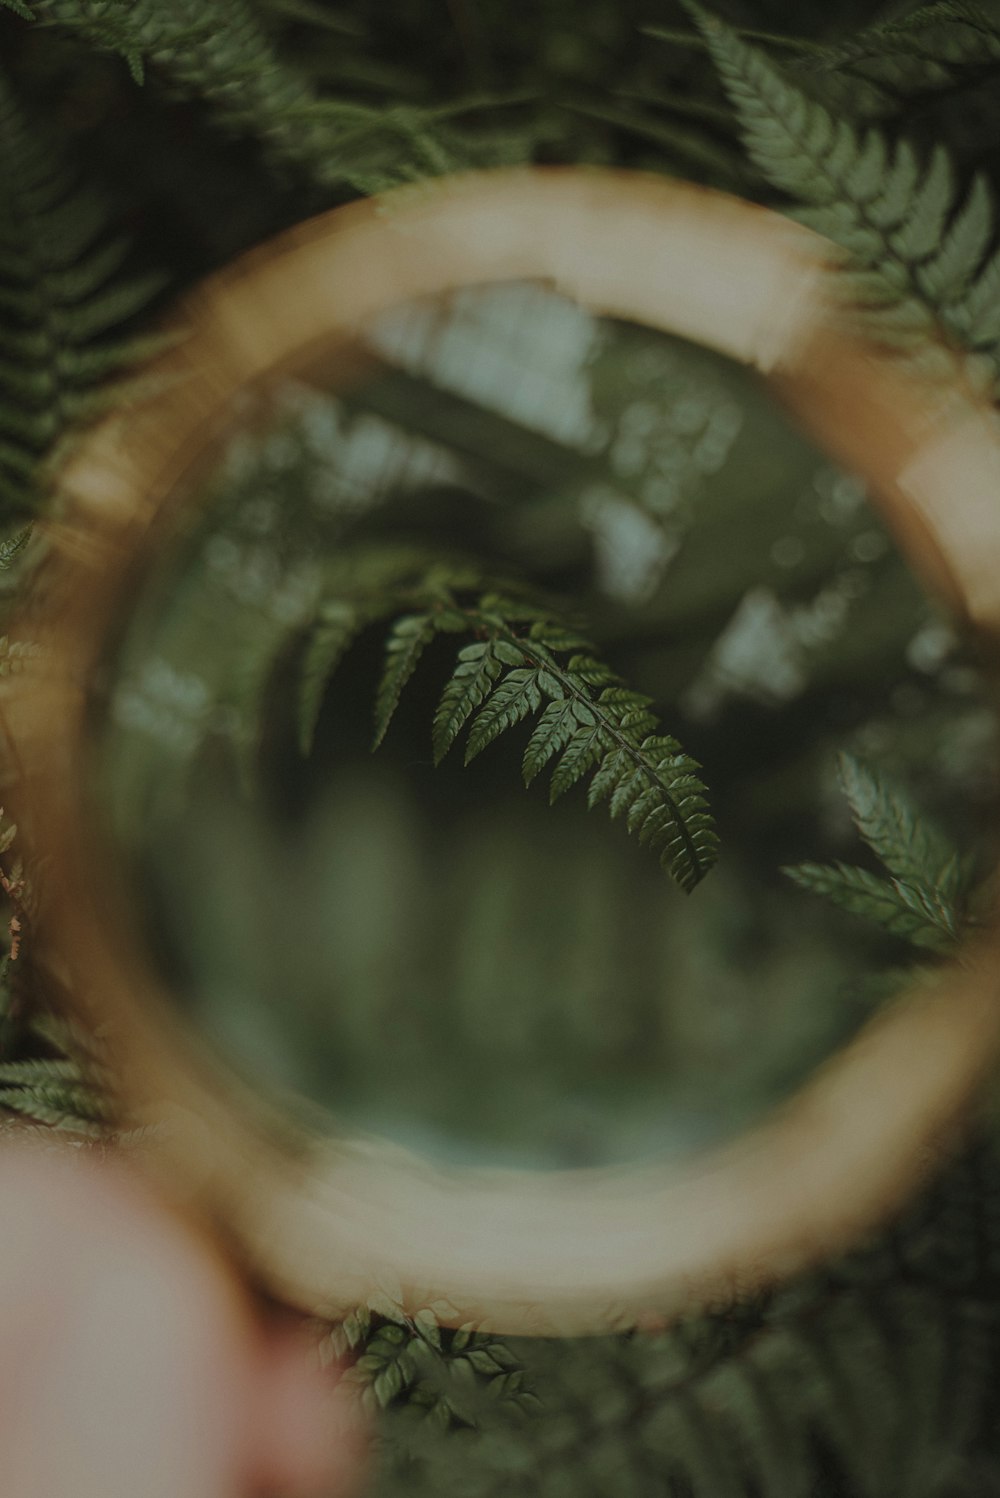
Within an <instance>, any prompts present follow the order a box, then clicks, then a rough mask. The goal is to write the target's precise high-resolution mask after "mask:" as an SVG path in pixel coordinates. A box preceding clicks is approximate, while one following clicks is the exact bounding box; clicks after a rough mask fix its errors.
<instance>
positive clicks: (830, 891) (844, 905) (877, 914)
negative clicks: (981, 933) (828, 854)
mask: <svg viewBox="0 0 1000 1498" xmlns="http://www.w3.org/2000/svg"><path fill="white" fill-rule="evenodd" d="M782 872H783V873H785V874H787V875H788V877H789V879H792V880H793V881H794V882H795V883H796V884H798V885H799V886H800V887H801V888H802V889H806V890H809V891H810V893H812V894H815V895H824V896H825V897H826V898H827V899H828V900H832V901H833V903H834V904H835V905H839V906H840V907H841V909H842V910H847V911H849V912H850V913H851V914H852V915H859V916H863V917H864V918H865V919H866V920H869V921H872V922H874V923H875V925H877V926H880V927H881V928H882V929H883V930H884V931H887V932H888V933H889V935H890V936H899V937H902V938H903V939H904V940H906V941H910V942H912V943H913V944H914V946H918V947H926V948H928V949H929V950H931V951H934V952H941V953H944V952H949V951H951V949H952V947H953V946H954V944H955V942H956V941H957V939H958V934H959V932H958V926H957V924H956V921H955V915H954V911H953V910H952V908H951V907H950V906H949V905H948V904H946V903H945V902H944V901H942V900H941V899H940V898H939V897H938V896H937V895H936V894H935V893H934V892H933V891H932V890H929V889H927V888H925V887H924V886H923V885H915V884H905V883H903V881H902V880H900V879H892V880H887V879H881V878H880V877H879V876H878V875H877V874H871V873H869V872H868V870H867V869H862V868H858V867H856V866H854V865H851V864H845V863H840V862H837V863H833V864H816V863H801V864H796V865H794V866H793V867H790V868H785V869H784V870H783V871H782Z"/></svg>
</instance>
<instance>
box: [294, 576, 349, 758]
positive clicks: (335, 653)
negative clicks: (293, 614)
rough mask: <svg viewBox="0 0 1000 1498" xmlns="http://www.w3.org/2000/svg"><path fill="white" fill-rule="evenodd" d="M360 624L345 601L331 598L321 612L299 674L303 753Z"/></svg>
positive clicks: (299, 705)
mask: <svg viewBox="0 0 1000 1498" xmlns="http://www.w3.org/2000/svg"><path fill="white" fill-rule="evenodd" d="M361 625H362V619H361V617H360V614H359V611H358V609H357V607H356V606H355V605H354V604H352V603H349V602H347V601H345V600H342V599H332V600H330V602H328V603H326V604H324V605H323V607H322V608H321V609H320V613H319V620H318V623H317V625H316V628H315V629H314V630H313V633H312V635H311V637H310V640H309V644H308V646H307V647H306V651H305V655H304V656H303V660H302V665H301V669H300V673H299V700H298V730H299V747H300V749H301V750H302V753H303V754H308V753H309V752H310V750H311V749H312V745H313V739H314V737H315V734H316V724H317V722H318V721H319V714H320V708H321V707H322V705H323V695H324V693H325V691H326V688H327V684H328V683H329V680H330V677H331V676H332V675H333V673H334V671H335V670H336V669H337V666H338V665H339V664H340V661H341V659H342V658H343V656H344V654H345V652H346V651H347V649H348V648H349V646H350V645H351V643H352V642H353V641H354V639H355V638H356V637H357V634H358V632H359V630H360V629H361Z"/></svg>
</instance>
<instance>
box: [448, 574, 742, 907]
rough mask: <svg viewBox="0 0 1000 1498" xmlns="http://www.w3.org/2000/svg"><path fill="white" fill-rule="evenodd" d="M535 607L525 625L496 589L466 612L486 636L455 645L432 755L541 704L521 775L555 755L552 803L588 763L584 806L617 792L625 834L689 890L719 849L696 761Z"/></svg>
mask: <svg viewBox="0 0 1000 1498" xmlns="http://www.w3.org/2000/svg"><path fill="white" fill-rule="evenodd" d="M514 611H515V610H511V612H514ZM538 612H539V611H538V609H537V607H534V606H531V605H527V606H522V607H521V609H520V613H521V615H522V618H523V617H524V616H527V617H528V619H530V623H529V627H528V630H527V631H526V632H525V633H518V631H517V626H516V623H515V621H514V620H510V619H508V617H507V610H506V608H505V605H504V602H503V600H498V599H497V598H496V597H495V596H491V597H489V598H486V599H483V600H481V601H480V603H479V605H478V606H472V607H469V608H466V609H465V610H464V613H465V616H466V621H467V627H469V628H470V629H475V630H476V631H477V632H478V633H481V634H486V635H488V637H489V638H488V639H487V640H486V641H482V642H477V643H476V644H475V645H472V646H467V647H465V649H464V650H463V651H462V652H460V654H459V658H458V662H457V664H456V668H455V673H454V675H453V676H452V679H451V680H450V681H449V683H448V685H447V686H446V687H445V690H444V693H443V695H442V699H441V702H440V704H439V707H438V711H437V714H436V716H435V724H436V738H435V753H436V757H437V759H438V760H440V759H441V758H443V756H444V754H445V753H446V752H447V750H448V748H450V746H451V745H452V744H453V743H454V742H455V739H456V738H457V737H458V735H459V733H460V732H461V730H462V729H463V728H464V727H465V726H466V724H468V737H467V740H466V753H465V762H466V764H468V763H469V761H470V760H472V759H474V758H475V757H476V755H478V754H480V753H482V751H483V750H484V749H485V748H487V747H488V746H489V745H490V744H491V743H493V742H494V740H496V739H497V738H499V737H500V736H501V734H503V733H506V732H507V731H508V730H509V729H511V728H513V727H515V726H516V725H517V724H518V723H521V722H522V721H523V720H524V719H525V718H527V717H529V716H531V715H532V714H533V713H537V712H540V713H541V716H540V718H539V721H538V723H537V725H536V727H535V728H534V730H533V732H532V735H531V737H530V739H529V740H528V744H527V747H526V749H525V752H524V756H523V759H522V766H521V768H522V777H523V779H524V782H525V784H526V785H530V784H531V783H532V781H533V780H534V779H535V778H536V777H537V775H538V774H539V773H540V772H541V770H542V769H544V768H545V767H546V766H547V765H549V764H551V763H552V761H553V760H555V761H556V763H555V766H554V769H553V773H552V778H551V781H550V786H549V799H550V801H555V800H556V799H557V798H558V797H559V796H561V795H563V794H564V793H565V792H566V791H567V790H569V789H570V788H571V787H572V786H573V785H575V784H576V783H577V782H578V781H580V780H581V779H583V777H584V776H586V775H587V774H589V773H590V772H592V771H593V772H594V780H593V782H592V787H591V792H590V795H589V797H588V804H589V805H590V806H595V805H596V804H597V803H598V802H599V801H600V800H603V799H605V798H607V797H610V798H611V811H612V815H617V814H618V813H619V812H620V811H623V810H625V811H628V812H629V815H628V817H627V818H626V820H627V825H628V829H629V831H630V832H633V833H634V834H635V835H636V836H637V837H638V839H639V841H640V842H641V843H643V844H646V845H648V846H649V847H650V848H651V850H652V851H654V852H656V853H657V854H658V856H659V859H660V863H661V865H662V866H663V868H664V869H665V870H667V871H668V872H669V873H670V874H671V875H672V877H673V878H674V879H675V880H676V881H677V882H678V884H680V885H681V887H682V888H683V889H687V890H690V889H693V888H694V886H695V885H696V884H697V883H698V881H699V880H700V879H701V878H702V877H703V876H704V874H705V873H707V872H708V869H709V868H710V867H711V866H712V864H713V863H714V861H715V858H716V857H717V853H718V839H717V837H716V833H715V830H714V825H713V823H712V819H711V816H710V815H709V813H708V809H707V808H708V802H707V799H706V796H705V788H704V786H703V784H702V782H701V781H700V779H699V778H698V776H697V774H696V771H697V770H698V768H699V767H698V766H697V764H696V763H695V761H694V760H692V759H690V758H689V757H688V756H686V755H685V754H684V753H683V752H682V751H681V749H680V746H679V745H678V744H677V742H676V740H674V739H668V738H663V737H658V736H657V735H656V734H655V732H654V730H655V729H656V726H657V724H656V719H655V717H654V716H653V715H652V713H650V712H649V706H650V699H649V698H647V697H644V696H642V695H640V694H639V693H636V692H632V691H630V690H629V689H628V688H627V687H624V686H623V685H621V684H620V682H619V680H618V678H617V677H616V676H615V675H614V673H613V672H612V671H611V670H610V669H609V668H608V667H607V666H605V665H603V664H602V663H601V662H599V661H598V660H597V659H596V658H595V656H594V655H593V647H590V646H588V644H587V642H586V641H585V640H583V639H582V638H581V637H580V636H579V635H578V634H576V633H575V632H573V631H568V630H566V628H565V627H564V626H562V625H561V624H560V623H559V622H558V621H556V620H553V619H552V618H551V617H549V618H545V617H544V616H543V617H541V618H538V617H532V616H535V615H537V614H538ZM581 646H584V647H585V652H584V653H581V649H580V647H581ZM560 655H569V656H570V659H569V661H568V662H565V663H563V662H561V661H560V660H559V659H558V657H559V656H560Z"/></svg>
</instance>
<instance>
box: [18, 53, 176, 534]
mask: <svg viewBox="0 0 1000 1498" xmlns="http://www.w3.org/2000/svg"><path fill="white" fill-rule="evenodd" d="M0 156H2V157H3V160H4V162H5V171H4V176H3V181H2V182H0V224H2V228H0V355H2V357H0V433H2V434H3V437H4V441H3V444H2V447H0V493H2V496H3V505H4V508H5V509H6V510H8V511H12V512H15V513H16V512H22V513H23V512H26V511H30V510H31V509H33V508H35V507H36V505H37V503H38V499H39V494H40V479H39V475H40V471H41V465H42V462H43V460H44V458H45V457H46V456H47V455H48V454H49V453H50V452H51V449H52V445H53V443H54V442H55V441H56V439H57V438H59V437H60V436H61V435H62V434H63V432H65V430H66V429H67V428H68V427H69V426H70V424H71V423H74V422H76V421H78V420H80V419H81V417H83V416H84V415H85V414H86V415H92V414H97V412H98V411H100V410H102V409H106V408H107V406H108V405H109V404H111V403H112V402H113V400H114V399H116V397H117V394H118V391H117V390H116V389H115V388H114V387H113V386H109V385H104V384H103V382H104V380H105V377H106V376H107V375H108V374H109V373H112V372H115V371H117V370H120V369H122V368H124V367H126V366H127V365H130V364H132V363H134V362H135V361H136V360H137V359H138V358H139V357H142V356H145V355H146V354H148V353H149V352H150V351H151V350H150V348H149V345H148V343H147V344H144V345H142V346H140V345H139V344H138V342H137V341H135V340H132V339H129V338H121V337H115V336H113V335H114V333H115V330H116V329H117V328H119V327H120V326H122V325H123V324H125V323H127V322H128V321H129V320H130V319H131V318H132V317H133V316H134V315H135V314H136V313H137V312H138V311H140V310H141V309H142V308H143V307H145V306H146V305H147V304H148V303H149V301H150V299H151V298H152V296H153V295H155V293H156V292H157V291H158V290H160V289H161V287H162V284H163V282H162V278H161V277H158V276H157V277H149V276H145V277H133V278H129V277H127V276H126V277H124V278H120V279H116V277H117V276H118V272H119V271H120V269H121V266H122V263H123V260H124V258H125V255H126V252H127V245H126V243H125V241H123V240H122V239H121V238H120V236H114V235H112V234H111V233H110V232H109V231H110V222H109V215H108V213H107V210H106V209H105V208H104V207H103V206H102V205H101V204H100V202H99V200H98V199H97V198H96V197H95V196H94V195H93V194H92V193H91V192H89V191H88V190H87V189H86V188H80V186H79V185H78V184H77V183H76V181H75V180H74V179H73V177H72V176H71V175H70V173H69V172H68V170H67V169H66V168H65V167H64V165H63V164H62V162H61V160H60V159H59V156H58V155H57V153H56V152H55V151H53V150H51V149H49V148H48V147H47V146H46V144H45V143H44V139H43V135H42V132H41V130H40V129H38V128H37V127H35V126H33V125H30V124H29V123H28V121H27V120H26V119H25V118H24V116H23V115H22V113H21V111H20V109H19V107H18V105H17V103H16V102H15V100H14V98H13V96H12V94H11V92H10V90H9V88H8V86H7V84H6V81H5V80H4V78H3V77H2V76H0Z"/></svg>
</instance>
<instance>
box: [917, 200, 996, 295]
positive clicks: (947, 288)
mask: <svg viewBox="0 0 1000 1498" xmlns="http://www.w3.org/2000/svg"><path fill="white" fill-rule="evenodd" d="M994 222H995V218H994V206H993V194H992V192H991V190H990V186H989V184H988V182H987V181H986V178H985V177H982V176H976V177H974V178H973V179H972V186H971V187H970V188H969V192H968V195H967V197H966V199H965V202H964V203H963V205H962V207H961V208H960V209H959V211H958V213H957V214H956V216H955V220H954V222H953V223H952V225H951V228H950V229H949V230H948V232H947V234H945V236H944V237H943V239H942V241H941V245H940V248H939V249H938V251H937V253H936V254H935V255H934V257H933V258H932V259H931V260H930V261H929V263H928V264H927V265H925V266H921V267H920V268H919V269H918V271H917V275H918V276H919V279H920V283H921V285H922V287H923V289H924V291H925V292H926V293H927V295H928V296H929V297H931V298H932V299H933V300H934V302H935V303H938V304H941V303H946V302H949V301H951V300H953V299H955V298H956V297H957V296H961V295H962V293H964V292H965V290H966V289H967V287H968V284H969V281H970V278H971V276H972V275H973V273H974V272H975V271H976V270H978V268H979V266H980V265H981V263H982V260H983V256H984V255H985V253H986V250H987V247H988V246H989V243H990V240H991V239H992V237H993V227H994Z"/></svg>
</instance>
